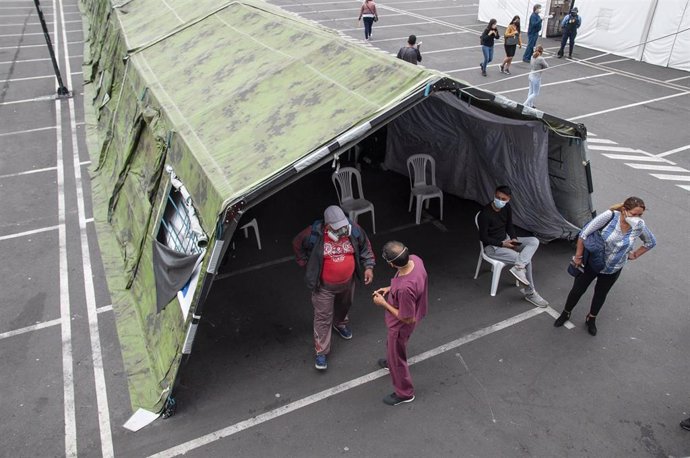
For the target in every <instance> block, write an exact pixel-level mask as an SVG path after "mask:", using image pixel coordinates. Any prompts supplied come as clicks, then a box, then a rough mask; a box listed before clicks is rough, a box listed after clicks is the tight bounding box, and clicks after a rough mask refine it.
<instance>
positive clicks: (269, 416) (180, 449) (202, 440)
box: [149, 308, 546, 458]
mask: <svg viewBox="0 0 690 458" xmlns="http://www.w3.org/2000/svg"><path fill="white" fill-rule="evenodd" d="M545 311H546V308H533V309H530V310H528V311H526V312H523V313H520V314H518V315H515V316H514V317H511V318H508V319H506V320H503V321H501V322H499V323H496V324H493V325H491V326H487V327H485V328H482V329H479V330H477V331H475V332H472V333H470V334H467V335H466V336H463V337H460V338H459V339H456V340H453V341H451V342H448V343H446V344H443V345H440V346H438V347H436V348H433V349H431V350H428V351H425V352H424V353H420V354H419V355H416V356H413V357H412V358H410V359H409V360H408V363H409V365H410V366H412V365H414V364H417V363H421V362H422V361H426V360H427V359H430V358H433V357H435V356H438V355H440V354H442V353H446V352H448V351H450V350H454V349H456V348H458V347H460V346H462V345H465V344H467V343H470V342H473V341H475V340H477V339H479V338H481V337H485V336H487V335H490V334H493V333H495V332H498V331H500V330H503V329H505V328H508V327H510V326H513V325H515V324H518V323H520V322H522V321H525V320H528V319H530V318H532V317H535V316H537V315H540V314H541V313H544V312H545ZM388 374H389V372H388V371H387V370H385V369H379V370H377V371H374V372H370V373H368V374H365V375H363V376H361V377H357V378H355V379H353V380H350V381H347V382H345V383H341V384H340V385H336V386H334V387H331V388H328V389H325V390H323V391H320V392H318V393H315V394H312V395H310V396H307V397H305V398H302V399H299V400H297V401H294V402H290V403H288V404H285V405H284V406H281V407H278V408H276V409H273V410H270V411H268V412H265V413H262V414H260V415H257V416H255V417H251V418H249V419H247V420H244V421H241V422H239V423H235V424H234V425H230V426H227V427H225V428H222V429H219V430H217V431H214V432H212V433H209V434H206V435H204V436H201V437H198V438H196V439H192V440H190V441H188V442H184V443H182V444H180V445H177V446H175V447H171V448H169V449H167V450H163V451H161V452H158V453H156V454H153V455H151V456H150V457H149V458H167V457H173V456H177V455H183V454H186V453H187V452H190V451H192V450H195V449H198V448H199V447H203V446H204V445H208V444H210V443H213V442H215V441H218V440H220V439H224V438H226V437H229V436H232V435H234V434H237V433H239V432H242V431H244V430H247V429H249V428H252V427H254V426H257V425H260V424H262V423H265V422H267V421H270V420H273V419H275V418H278V417H282V416H283V415H287V414H289V413H292V412H294V411H296V410H299V409H302V408H304V407H308V406H310V405H312V404H316V403H317V402H320V401H323V400H324V399H328V398H331V397H333V396H335V395H337V394H340V393H343V392H345V391H349V390H351V389H354V388H357V387H359V386H361V385H364V384H366V383H369V382H371V381H374V380H377V379H379V378H381V377H385V376H387V375H388Z"/></svg>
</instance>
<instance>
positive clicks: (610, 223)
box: [553, 197, 656, 336]
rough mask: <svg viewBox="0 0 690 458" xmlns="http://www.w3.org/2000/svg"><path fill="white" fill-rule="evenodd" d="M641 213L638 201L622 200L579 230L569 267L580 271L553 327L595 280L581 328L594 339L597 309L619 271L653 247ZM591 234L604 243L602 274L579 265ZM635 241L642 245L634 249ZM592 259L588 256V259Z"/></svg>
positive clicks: (562, 322)
mask: <svg viewBox="0 0 690 458" xmlns="http://www.w3.org/2000/svg"><path fill="white" fill-rule="evenodd" d="M645 209H646V207H645V204H644V201H643V200H642V199H640V198H639V197H628V198H627V199H625V202H623V203H622V204H618V205H614V206H613V207H611V208H610V209H609V210H607V211H605V212H603V213H602V214H601V215H599V216H597V217H596V218H594V219H593V220H592V221H590V222H589V223H588V224H587V225H586V226H585V227H584V228H583V229H582V232H580V236H579V237H578V239H577V249H576V250H575V256H573V259H572V264H573V265H574V266H575V267H580V268H584V271H583V272H582V273H581V274H579V275H578V276H577V277H575V281H574V282H573V287H572V289H571V290H570V293H569V294H568V299H566V301H565V307H564V308H563V313H561V316H559V317H558V319H556V322H555V323H554V324H553V325H554V326H556V327H560V326H563V324H564V323H565V322H566V321H568V319H569V318H570V313H571V312H572V311H573V308H575V305H577V302H578V301H579V300H580V297H582V295H583V294H584V293H585V291H587V288H589V285H591V284H592V282H593V281H594V280H596V286H595V287H594V296H592V305H591V307H590V309H589V314H588V315H587V318H586V319H585V324H586V325H587V331H588V332H589V333H590V334H591V335H593V336H595V335H597V326H596V322H595V320H596V318H597V316H598V315H599V311H600V310H601V307H603V305H604V301H606V296H607V295H608V293H609V291H610V290H611V287H612V286H613V284H614V283H616V280H618V277H619V276H620V274H621V271H622V269H623V267H624V266H625V265H626V264H627V263H628V262H629V261H634V260H636V259H639V257H640V256H642V255H643V254H645V253H646V252H648V251H649V250H651V249H652V248H654V246H655V245H656V238H655V237H654V234H652V231H650V230H649V228H648V227H647V225H646V224H645V222H644V220H643V219H642V214H643V213H644V211H645ZM594 231H601V237H602V238H603V239H604V247H605V248H604V258H605V265H604V268H603V269H602V270H595V269H594V268H593V267H592V265H591V264H590V263H589V262H587V263H585V264H584V265H583V262H582V261H583V256H584V251H585V245H584V240H585V239H586V238H587V237H589V236H590V235H591V234H593V233H594ZM637 239H640V240H641V241H642V245H641V246H639V247H637V248H636V244H635V242H636V241H637ZM592 256H593V255H590V258H592ZM597 269H599V268H598V267H597Z"/></svg>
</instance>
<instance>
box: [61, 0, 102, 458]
mask: <svg viewBox="0 0 690 458" xmlns="http://www.w3.org/2000/svg"><path fill="white" fill-rule="evenodd" d="M59 1H60V20H61V21H64V20H65V13H64V9H65V6H66V5H65V4H64V3H63V0H59ZM62 41H63V51H64V53H65V73H67V74H68V75H76V74H81V72H72V64H71V62H70V59H69V48H68V45H69V44H71V43H68V42H67V32H66V31H65V29H64V28H63V29H62ZM70 79H71V78H70ZM67 106H68V108H69V117H70V128H71V129H70V130H71V132H70V133H71V138H72V165H73V173H74V180H75V188H76V193H77V216H78V219H79V236H80V237H79V238H80V242H81V260H82V262H81V265H82V273H83V276H84V297H85V299H86V311H87V319H88V322H89V339H90V341H91V361H92V363H93V376H94V385H95V386H94V387H95V390H96V405H97V408H98V429H99V431H100V439H101V456H103V457H104V458H111V457H113V456H114V455H115V452H114V450H113V438H112V430H111V426H110V408H109V406H108V393H107V390H106V383H105V370H104V368H103V352H102V350H101V336H100V332H99V329H98V311H97V309H96V291H95V287H94V281H93V269H92V267H91V254H90V250H89V235H88V231H87V228H86V224H87V221H86V216H85V210H84V207H85V205H84V184H83V181H82V172H81V164H80V162H81V159H80V157H79V141H78V136H77V117H76V111H75V108H74V98H73V97H70V98H69V99H67Z"/></svg>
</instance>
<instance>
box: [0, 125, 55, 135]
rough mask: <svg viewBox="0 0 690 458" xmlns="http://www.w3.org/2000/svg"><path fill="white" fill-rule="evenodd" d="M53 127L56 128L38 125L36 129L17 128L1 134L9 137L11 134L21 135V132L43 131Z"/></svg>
mask: <svg viewBox="0 0 690 458" xmlns="http://www.w3.org/2000/svg"><path fill="white" fill-rule="evenodd" d="M51 129H56V127H55V126H48V127H37V128H36V129H26V130H15V131H13V132H4V133H2V134H0V137H7V136H10V135H20V134H31V133H33V132H41V131H44V130H51Z"/></svg>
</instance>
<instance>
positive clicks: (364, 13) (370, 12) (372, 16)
mask: <svg viewBox="0 0 690 458" xmlns="http://www.w3.org/2000/svg"><path fill="white" fill-rule="evenodd" d="M362 20H364V39H365V40H369V39H370V38H371V31H372V27H373V26H374V22H376V21H378V20H379V15H378V13H377V11H376V3H374V0H364V3H362V6H361V7H360V8H359V18H358V19H357V22H358V23H359V21H362Z"/></svg>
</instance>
